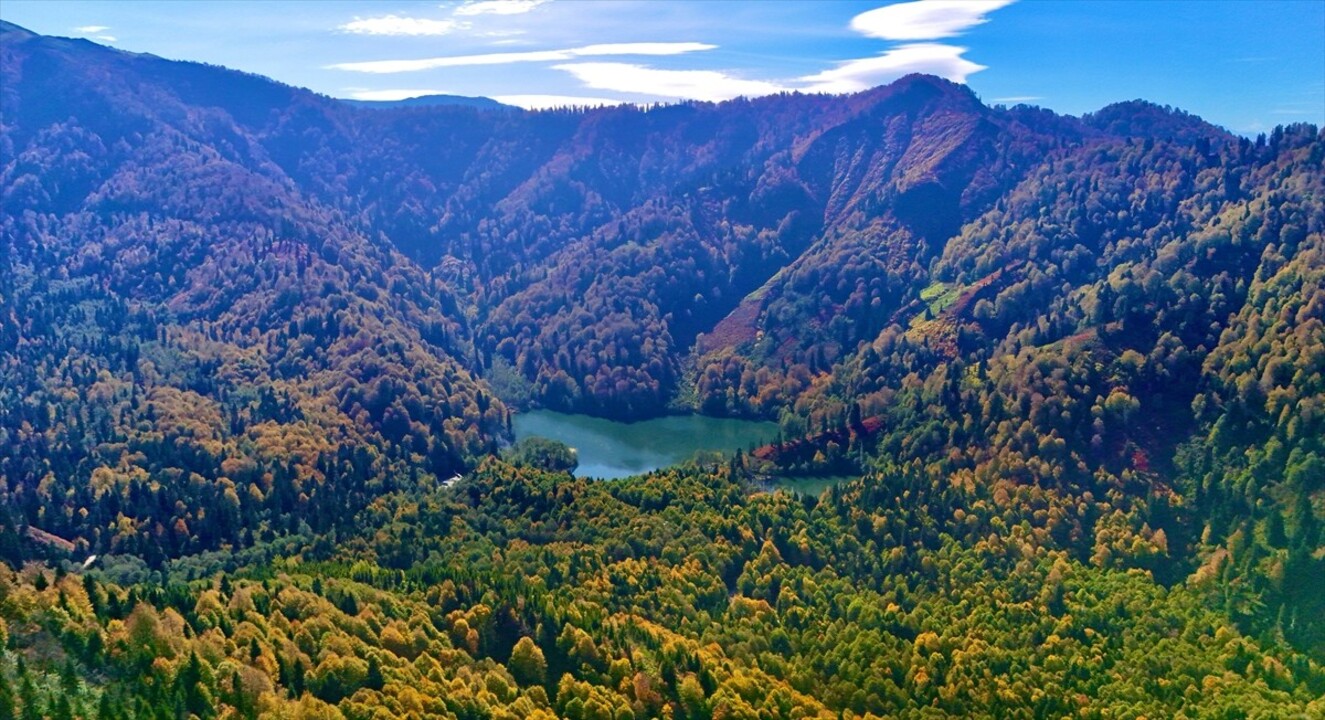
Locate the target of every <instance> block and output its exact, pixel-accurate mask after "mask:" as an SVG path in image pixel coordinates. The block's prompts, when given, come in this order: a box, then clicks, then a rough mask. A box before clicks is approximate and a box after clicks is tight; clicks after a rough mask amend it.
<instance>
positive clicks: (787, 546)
mask: <svg viewBox="0 0 1325 720" xmlns="http://www.w3.org/2000/svg"><path fill="white" fill-rule="evenodd" d="M0 210H2V212H0V499H2V502H0V559H2V560H3V565H0V719H3V718H8V717H10V716H13V717H16V718H23V720H29V719H31V720H37V719H38V718H60V719H63V718H73V717H98V718H108V719H109V718H124V719H126V720H127V719H129V718H187V717H190V716H196V717H199V718H211V717H271V718H278V717H299V718H305V717H307V718H315V717H316V718H351V719H357V718H365V719H367V718H382V717H395V716H400V717H451V718H538V717H547V718H554V717H560V718H572V719H574V720H579V719H581V718H607V719H609V720H611V719H620V718H645V717H672V718H705V719H717V718H813V717H822V718H841V717H855V718H866V717H879V718H882V717H914V718H921V717H925V718H929V717H991V718H1005V717H1026V718H1040V717H1065V716H1069V715H1072V716H1078V717H1085V718H1089V717H1098V718H1108V717H1141V716H1145V717H1193V718H1194V717H1219V718H1237V717H1314V716H1320V715H1325V701H1323V700H1322V699H1321V698H1322V697H1325V379H1323V378H1325V135H1323V134H1322V132H1321V130H1320V129H1318V128H1315V127H1313V126H1307V125H1293V126H1287V127H1280V128H1277V129H1275V130H1274V131H1273V132H1272V133H1269V134H1267V135H1264V136H1261V137H1258V138H1255V139H1248V138H1242V137H1237V136H1234V135H1231V134H1229V133H1227V132H1225V131H1224V130H1222V129H1220V128H1217V127H1215V126H1212V125H1210V124H1208V123H1206V122H1204V121H1202V120H1201V119H1199V118H1197V117H1194V116H1191V115H1188V114H1185V113H1183V112H1181V111H1178V110H1174V109H1172V108H1167V107H1161V106H1158V105H1154V104H1150V103H1147V102H1142V101H1134V102H1127V103H1121V104H1117V105H1112V106H1109V107H1106V108H1104V109H1102V110H1100V111H1099V112H1096V113H1093V114H1090V115H1086V116H1084V117H1080V118H1077V117H1068V116H1059V115H1055V114H1053V113H1051V112H1049V111H1046V110H1042V109H1038V108H1032V107H1025V106H1018V107H1013V108H1005V107H988V106H986V105H984V104H982V103H981V102H980V100H979V98H977V97H976V96H975V95H974V94H973V93H972V92H971V91H970V90H969V89H967V88H966V87H964V86H961V85H956V84H953V83H949V82H947V81H943V80H939V79H936V78H932V77H927V76H911V77H908V78H904V79H902V80H900V81H898V82H896V83H894V84H892V85H889V86H885V87H880V88H875V89H873V90H870V91H866V92H862V93H858V94H854V95H846V96H829V95H800V94H785V95H777V96H769V97H764V98H758V99H753V100H746V99H738V100H733V101H729V102H725V103H721V104H711V103H684V104H679V105H671V106H662V107H653V108H639V107H631V106H624V107H617V108H603V109H595V110H577V109H563V110H555V111H543V112H525V111H520V110H515V109H511V108H505V107H497V108H492V107H471V106H465V105H444V104H434V105H422V106H418V107H410V106H391V107H380V108H379V107H372V108H369V107H360V106H355V105H353V104H349V103H345V102H341V101H338V100H334V99H331V98H326V97H322V96H318V95H315V94H313V93H310V92H307V91H304V90H299V89H295V88H291V87H287V86H283V85H280V84H278V83H275V82H273V81H270V80H267V79H265V78H261V77H257V76H251V75H245V74H242V73H237V72H233V71H230V70H226V69H223V68H218V67H214V66H206V65H199V64H192V63H180V62H171V61H166V60H162V59H160V58H156V57H153V56H149V55H135V54H130V53H123V52H119V51H116V50H112V49H109V48H106V47H102V46H99V45H95V44H92V43H90V42H87V41H81V40H69V39H60V38H51V37H44V36H40V35H35V34H32V33H30V32H27V31H26V30H23V29H22V28H18V27H16V26H14V25H11V24H0ZM528 407H547V408H552V409H559V410H566V411H575V412H585V413H590V414H595V415H601V416H607V417H613V418H617V419H627V420H630V419H642V418H647V417H651V416H656V415H659V414H663V413H668V412H682V411H697V412H703V413H707V414H711V415H729V416H739V417H751V418H766V419H772V420H776V421H778V423H779V426H780V428H781V431H780V433H779V437H778V440H777V441H776V442H774V443H773V444H771V445H769V446H767V447H764V448H759V449H757V450H756V451H754V452H750V453H738V454H736V455H735V456H733V457H729V458H723V459H721V460H718V459H713V458H709V459H706V460H704V461H702V462H701V461H696V462H692V463H690V464H687V465H685V466H683V467H677V468H672V469H667V470H663V471H659V472H655V473H652V474H649V475H646V476H643V477H638V478H631V479H627V480H621V481H604V482H593V481H588V480H584V479H577V478H575V477H574V475H573V470H574V467H575V459H574V456H573V455H568V454H567V452H566V449H565V448H564V447H558V446H556V445H555V444H551V443H545V442H538V441H533V442H524V443H521V444H518V445H516V446H515V447H510V440H511V433H510V426H511V415H512V413H513V412H515V411H517V410H519V409H524V408H528ZM788 472H795V473H815V472H820V473H835V474H850V475H852V476H854V477H856V478H858V479H855V480H852V481H849V482H846V483H843V484H840V485H838V486H835V487H833V488H832V489H831V490H829V491H828V492H826V493H825V494H824V495H823V496H821V497H817V498H816V497H804V496H798V495H793V494H789V493H786V492H781V491H779V492H769V491H768V490H767V483H766V482H765V480H766V478H767V477H768V476H769V475H772V474H779V473H788ZM456 475H459V476H461V479H460V480H459V481H458V482H451V481H450V479H451V478H453V477H454V476H456ZM92 555H95V556H96V558H94V559H91V560H90V562H88V563H86V564H85V562H84V561H85V560H88V559H89V557H90V556H92Z"/></svg>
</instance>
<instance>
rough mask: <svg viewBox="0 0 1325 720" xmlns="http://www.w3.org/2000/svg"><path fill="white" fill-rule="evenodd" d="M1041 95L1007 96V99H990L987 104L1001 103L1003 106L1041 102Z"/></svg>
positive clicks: (1042, 97)
mask: <svg viewBox="0 0 1325 720" xmlns="http://www.w3.org/2000/svg"><path fill="white" fill-rule="evenodd" d="M1043 99H1044V96H1043V95H1009V96H1008V97H1000V98H991V99H990V100H989V102H996V103H1003V104H1005V105H1017V104H1020V103H1028V102H1035V101H1036V100H1043Z"/></svg>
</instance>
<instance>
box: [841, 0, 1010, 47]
mask: <svg viewBox="0 0 1325 720" xmlns="http://www.w3.org/2000/svg"><path fill="white" fill-rule="evenodd" d="M1013 2H1014V0H919V2H905V3H898V4H896V5H886V6H884V7H881V8H877V9H874V10H870V11H869V12H864V13H861V14H859V15H857V16H856V17H854V18H852V19H851V28H852V29H853V30H855V31H857V32H859V33H861V34H863V35H868V36H870V37H876V38H882V39H884V40H934V39H937V38H946V37H953V36H956V35H960V34H962V32H963V31H965V30H967V29H969V28H972V27H975V26H976V25H980V24H982V23H984V22H987V20H986V19H985V15H986V14H988V13H991V12H993V11H995V10H997V9H999V8H1001V7H1005V6H1007V5H1011V4H1012V3H1013Z"/></svg>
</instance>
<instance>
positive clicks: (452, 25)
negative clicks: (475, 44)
mask: <svg viewBox="0 0 1325 720" xmlns="http://www.w3.org/2000/svg"><path fill="white" fill-rule="evenodd" d="M467 27H469V23H466V22H462V21H460V20H429V19H427V18H412V17H400V16H398V15H384V16H382V17H375V18H359V17H356V18H354V20H352V21H351V22H347V23H345V24H344V25H341V26H340V27H339V28H337V29H338V30H340V31H341V32H346V33H353V34H355V35H413V36H419V35H447V34H449V33H453V32H455V31H456V30H464V29H465V28H467Z"/></svg>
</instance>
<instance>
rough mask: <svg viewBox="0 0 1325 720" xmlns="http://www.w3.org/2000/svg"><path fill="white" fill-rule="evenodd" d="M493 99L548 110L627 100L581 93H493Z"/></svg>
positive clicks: (518, 105)
mask: <svg viewBox="0 0 1325 720" xmlns="http://www.w3.org/2000/svg"><path fill="white" fill-rule="evenodd" d="M492 99H493V100H496V101H497V102H499V103H505V104H507V105H514V106H516V107H522V108H524V109H526V110H546V109H547V108H558V107H567V106H572V107H602V106H605V105H624V104H626V101H625V100H617V99H615V98H602V97H583V96H581V95H493V96H492Z"/></svg>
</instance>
